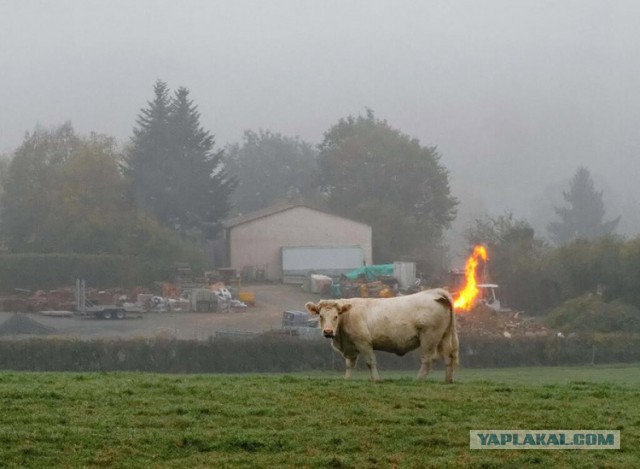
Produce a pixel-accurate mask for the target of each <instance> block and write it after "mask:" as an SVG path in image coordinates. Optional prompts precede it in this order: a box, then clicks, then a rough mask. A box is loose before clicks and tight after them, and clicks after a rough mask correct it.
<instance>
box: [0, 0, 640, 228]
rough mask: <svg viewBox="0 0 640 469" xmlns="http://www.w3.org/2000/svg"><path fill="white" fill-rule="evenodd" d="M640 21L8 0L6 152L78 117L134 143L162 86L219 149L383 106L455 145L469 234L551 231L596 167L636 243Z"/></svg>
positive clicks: (415, 133) (448, 159) (611, 16)
mask: <svg viewBox="0 0 640 469" xmlns="http://www.w3.org/2000/svg"><path fill="white" fill-rule="evenodd" d="M639 18H640V3H638V2H636V1H622V0H620V1H616V2H607V1H593V0H573V1H567V0H565V1H562V2H557V1H541V0H533V1H524V0H523V1H518V2H514V1H511V0H504V1H495V0H494V1H483V2H477V1H454V2H445V1H438V2H436V1H425V2H418V1H413V2H391V1H380V0H373V1H372V0H367V1H349V2H344V1H337V0H336V1H326V0H324V1H314V2H312V1H299V0H279V1H269V2H260V1H254V2H251V1H242V0H241V1H233V2H232V1H226V2H222V1H188V2H177V1H171V2H170V1H157V0H154V1H151V0H139V1H136V2H128V1H108V2H107V1H80V0H77V1H71V0H66V1H65V0H58V1H56V2H47V1H18V0H14V1H10V0H1V1H0V64H1V70H2V71H1V72H0V102H1V103H2V112H1V113H0V153H10V152H11V151H12V150H13V149H15V148H16V147H17V146H18V145H19V144H20V142H21V140H22V137H23V135H24V133H25V132H26V131H31V130H33V129H34V127H35V126H36V125H42V126H45V127H51V126H55V125H59V124H61V123H62V122H64V121H65V120H71V121H72V123H73V125H74V127H75V129H76V130H77V131H78V132H81V133H86V132H90V131H96V132H99V133H104V134H108V135H112V136H114V137H116V138H117V139H118V140H120V141H121V142H126V141H127V139H128V138H129V136H130V134H131V129H132V128H133V126H134V125H135V118H136V115H137V113H138V111H139V110H140V108H142V107H144V106H145V105H146V102H147V100H149V99H151V97H152V86H153V83H154V81H155V80H156V79H162V80H164V81H166V82H167V83H168V85H169V87H171V88H172V89H176V88H177V87H178V86H186V87H187V88H189V89H190V90H191V97H192V98H193V99H194V101H195V102H196V104H198V106H199V109H200V112H201V122H202V124H203V125H204V126H205V128H207V129H208V130H210V131H211V132H212V133H213V134H214V135H215V136H216V141H217V143H218V146H219V147H224V146H225V145H226V144H228V143H233V142H236V141H239V140H240V138H241V136H242V132H243V131H244V130H245V129H259V128H263V129H270V130H272V131H276V132H280V133H282V134H284V135H290V136H296V135H298V136H300V137H301V138H303V139H305V140H308V141H310V142H312V143H319V142H320V141H321V140H322V137H323V133H324V132H325V131H326V130H327V129H328V128H329V127H330V126H331V125H333V124H334V123H336V122H337V120H338V119H339V118H341V117H345V116H347V115H350V114H351V115H357V114H359V113H364V112H365V110H366V109H367V108H371V109H373V110H374V111H375V113H376V116H377V117H379V118H382V119H386V120H387V121H388V122H389V124H390V125H391V126H393V127H395V128H397V129H400V130H402V131H403V132H405V133H407V134H408V135H410V136H412V137H415V138H418V139H419V140H420V141H421V143H422V144H423V145H429V146H433V145H435V146H437V147H438V149H439V152H440V153H441V155H442V163H443V164H444V165H445V166H446V167H447V168H448V169H449V170H450V171H451V185H452V188H453V191H454V195H456V196H458V197H459V198H460V199H461V201H462V204H461V206H460V217H459V218H460V219H459V222H458V224H457V225H456V226H455V227H454V231H456V230H457V232H458V234H459V232H460V231H461V230H462V229H463V225H464V223H465V221H468V220H469V219H472V218H473V217H474V216H476V215H477V214H479V213H482V212H486V213H489V214H492V215H499V214H502V213H503V212H504V211H507V210H508V211H513V212H514V213H515V214H516V216H518V217H522V218H526V219H528V220H529V221H530V222H531V223H533V224H534V226H535V227H536V229H537V230H542V231H544V226H545V225H546V223H548V221H550V220H549V218H548V217H549V212H550V211H551V212H552V210H551V207H552V206H553V204H559V203H560V202H561V201H562V198H561V191H562V190H563V189H566V184H567V181H568V180H569V179H570V177H571V176H572V175H573V173H574V172H575V170H576V168H577V167H578V166H580V165H582V166H586V167H587V168H588V169H589V170H590V171H591V173H592V176H593V178H594V180H595V182H596V185H597V187H598V188H599V189H602V190H604V196H605V203H606V204H607V207H608V213H607V215H606V216H607V218H612V217H615V216H617V215H620V214H621V215H622V221H621V224H620V227H619V231H620V232H622V233H625V234H629V235H635V234H637V233H638V232H640V216H638V210H637V207H638V201H639V200H640V189H639V188H638V186H637V184H635V179H636V175H637V174H638V173H639V171H638V170H639V168H638V166H639V165H640V164H639V163H638V158H637V155H638V152H639V150H640V142H639V138H640V137H639V135H640V133H639V132H638V131H637V129H638V126H639V125H638V124H639V123H640V91H639V88H638V86H637V84H638V83H640V53H639V52H640V51H638V49H639V48H640V28H639V27H638V26H640V24H639V23H640V20H639ZM541 234H543V235H544V234H545V233H544V232H542V233H541Z"/></svg>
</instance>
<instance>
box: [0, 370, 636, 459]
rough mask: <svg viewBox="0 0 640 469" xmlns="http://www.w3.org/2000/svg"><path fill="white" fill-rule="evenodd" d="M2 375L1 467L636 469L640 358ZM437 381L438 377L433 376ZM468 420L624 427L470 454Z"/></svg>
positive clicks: (478, 425) (504, 425)
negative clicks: (424, 374)
mask: <svg viewBox="0 0 640 469" xmlns="http://www.w3.org/2000/svg"><path fill="white" fill-rule="evenodd" d="M385 376H386V377H387V378H390V379H387V380H383V381H382V382H381V383H378V384H372V383H370V382H369V381H368V380H366V379H365V374H364V373H359V374H358V376H357V379H355V380H353V381H350V382H345V381H343V380H342V379H340V378H339V377H338V376H337V375H336V374H327V375H325V374H313V375H266V376H255V375H253V376H240V375H234V376H227V375H158V374H136V373H108V374H99V373H87V374H73V373H16V372H0V406H1V412H0V466H2V467H5V466H6V467H17V466H20V467H44V466H53V467H78V466H88V467H127V468H129V467H181V468H182V467H236V466H241V467H283V466H284V467H287V466H302V467H446V466H450V467H458V466H462V465H465V466H472V467H493V466H503V465H505V464H506V465H509V466H513V467H522V466H531V465H537V466H538V467H549V466H552V465H553V466H562V467H637V464H638V461H640V387H639V386H638V384H640V366H624V367H610V368H608V367H591V368H582V367H579V368H528V369H527V368H522V369H501V370H463V371H461V372H460V373H459V375H458V376H459V381H458V382H457V383H456V384H454V385H444V384H441V383H440V382H439V380H440V379H441V378H442V376H441V373H440V374H438V373H435V374H434V376H432V377H431V378H430V380H429V381H428V382H426V383H425V382H415V381H414V380H413V379H412V378H410V377H409V374H408V373H403V374H399V373H398V374H392V373H384V374H383V377H385ZM436 380H438V381H436ZM471 429H575V430H579V429H618V430H620V431H621V440H622V449H621V450H619V451H612V450H607V451H603V450H600V451H597V450H588V451H587V450H556V451H549V450H547V451H544V450H492V451H489V450H473V451H472V450H470V449H469V430H471Z"/></svg>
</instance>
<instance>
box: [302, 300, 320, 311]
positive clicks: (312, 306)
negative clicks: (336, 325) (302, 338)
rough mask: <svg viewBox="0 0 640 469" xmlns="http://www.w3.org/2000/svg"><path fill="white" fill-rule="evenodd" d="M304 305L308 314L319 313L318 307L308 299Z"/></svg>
mask: <svg viewBox="0 0 640 469" xmlns="http://www.w3.org/2000/svg"><path fill="white" fill-rule="evenodd" d="M304 307H305V308H307V311H309V313H310V314H320V308H318V306H316V305H315V304H314V303H311V302H310V301H309V302H308V303H306V304H305V305H304Z"/></svg>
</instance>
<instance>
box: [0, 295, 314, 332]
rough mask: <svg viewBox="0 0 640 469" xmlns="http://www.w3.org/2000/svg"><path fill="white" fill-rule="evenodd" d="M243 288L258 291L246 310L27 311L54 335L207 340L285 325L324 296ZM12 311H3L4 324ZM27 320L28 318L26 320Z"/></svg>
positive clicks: (0, 316)
mask: <svg viewBox="0 0 640 469" xmlns="http://www.w3.org/2000/svg"><path fill="white" fill-rule="evenodd" d="M243 290H246V291H250V292H253V293H254V294H255V300H256V305H255V306H253V307H248V308H247V309H246V310H245V311H237V310H232V311H231V312H228V313H148V314H146V315H145V316H144V317H143V318H129V319H126V320H105V319H86V318H78V317H66V318H64V317H48V316H42V315H39V314H24V316H26V317H27V318H28V319H31V320H33V321H37V322H38V323H39V324H42V325H45V326H47V327H49V328H52V329H53V331H52V332H51V334H50V335H54V336H62V337H77V338H81V339H94V338H134V337H155V336H165V337H176V338H178V339H198V340H205V339H207V338H209V337H211V336H213V335H214V334H215V332H216V331H246V332H263V331H266V330H269V329H277V328H280V327H281V324H282V312H283V311H287V310H297V311H304V304H305V303H306V302H307V301H317V300H318V299H319V298H320V296H319V295H316V294H313V293H308V292H304V291H303V290H302V289H301V288H300V286H296V285H281V284H256V285H246V286H244V287H243ZM10 315H11V313H7V314H0V325H1V324H2V323H4V322H5V320H6V319H7V318H9V317H10ZM23 322H24V321H23Z"/></svg>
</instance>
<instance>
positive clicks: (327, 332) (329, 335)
mask: <svg viewBox="0 0 640 469" xmlns="http://www.w3.org/2000/svg"><path fill="white" fill-rule="evenodd" d="M322 335H324V336H325V337H326V338H327V339H333V335H334V334H333V331H331V330H324V331H322Z"/></svg>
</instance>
